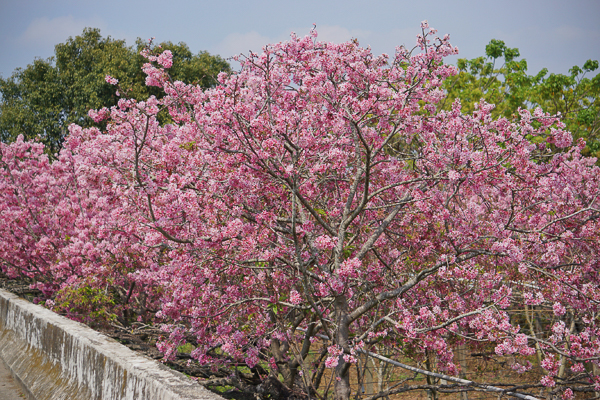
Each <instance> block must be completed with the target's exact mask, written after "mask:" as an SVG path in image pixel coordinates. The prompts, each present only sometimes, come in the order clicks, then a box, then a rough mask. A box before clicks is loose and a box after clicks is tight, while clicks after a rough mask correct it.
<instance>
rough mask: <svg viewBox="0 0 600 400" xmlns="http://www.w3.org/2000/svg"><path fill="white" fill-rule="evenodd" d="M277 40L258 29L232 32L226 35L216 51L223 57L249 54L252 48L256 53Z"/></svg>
mask: <svg viewBox="0 0 600 400" xmlns="http://www.w3.org/2000/svg"><path fill="white" fill-rule="evenodd" d="M274 41H275V40H274V39H272V38H269V37H268V36H263V35H261V34H260V33H258V32H256V31H251V32H247V33H238V32H235V33H231V34H229V35H227V36H226V37H225V39H223V40H222V41H221V42H220V43H219V44H218V45H217V46H216V47H215V53H216V54H220V55H221V56H222V57H226V58H227V57H231V56H234V55H237V54H240V53H241V54H248V52H249V51H250V50H252V51H253V52H255V53H258V52H260V51H261V49H262V48H263V46H264V45H266V44H269V43H273V42H274Z"/></svg>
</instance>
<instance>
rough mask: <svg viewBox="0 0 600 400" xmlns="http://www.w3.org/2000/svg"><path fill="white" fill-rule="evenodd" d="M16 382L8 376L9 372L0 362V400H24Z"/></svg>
mask: <svg viewBox="0 0 600 400" xmlns="http://www.w3.org/2000/svg"><path fill="white" fill-rule="evenodd" d="M24 398H25V396H24V395H23V393H22V392H21V390H20V388H19V386H18V385H17V382H15V379H14V378H13V377H12V375H11V374H10V371H9V370H8V368H6V366H5V365H4V363H3V362H2V361H1V360H0V400H17V399H24Z"/></svg>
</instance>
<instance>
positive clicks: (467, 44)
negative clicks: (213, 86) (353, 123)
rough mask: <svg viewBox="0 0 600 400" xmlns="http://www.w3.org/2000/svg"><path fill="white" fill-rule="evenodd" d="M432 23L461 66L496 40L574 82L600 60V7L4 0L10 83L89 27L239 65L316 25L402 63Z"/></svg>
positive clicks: (3, 50)
mask: <svg viewBox="0 0 600 400" xmlns="http://www.w3.org/2000/svg"><path fill="white" fill-rule="evenodd" d="M425 19H427V20H428V21H429V24H430V25H431V26H432V27H434V28H436V29H438V34H440V35H441V36H443V35H444V34H446V33H448V34H450V37H451V42H452V44H454V45H455V46H458V48H459V49H460V55H459V56H460V57H465V58H473V57H476V56H479V55H483V54H484V49H485V45H486V44H487V43H489V41H490V40H491V39H501V40H504V41H505V42H506V44H507V45H508V46H510V47H517V48H519V50H520V51H521V55H522V57H524V58H525V59H527V61H528V64H529V72H530V73H534V72H537V71H539V70H540V69H541V68H542V67H547V68H548V69H549V70H550V71H551V72H558V73H567V71H568V69H569V68H570V67H571V66H573V65H575V64H577V65H582V64H583V63H584V62H585V61H586V60H587V59H590V58H591V59H600V0H569V1H565V0H563V1H558V0H544V1H538V0H518V1H513V0H499V1H487V0H476V1H471V0H462V1H460V0H455V1H450V0H446V1H438V0H430V1H417V0H412V1H404V0H398V1H391V0H371V1H358V0H345V1H337V0H336V1H325V0H322V1H313V0H302V1H289V0H246V1H238V0H221V1H179V0H161V1H154V0H146V1H137V0H129V1H128V0H121V1H113V0H103V1H87V0H74V1H71V0H0V54H1V56H0V75H1V76H2V77H5V78H6V77H9V76H10V75H11V74H12V72H13V70H14V69H15V68H17V67H25V66H26V65H27V64H29V63H31V62H32V61H33V60H34V59H35V58H36V57H39V58H47V57H49V56H51V55H52V54H53V51H54V45H55V44H57V43H61V42H64V41H65V40H66V39H67V38H68V37H69V36H76V35H78V34H80V33H81V32H82V30H83V28H84V27H96V28H100V30H101V32H102V34H103V36H108V35H110V36H112V37H113V38H117V39H126V40H127V43H128V44H129V45H131V44H133V43H134V42H135V39H136V38H137V37H141V38H143V39H148V38H150V37H156V41H157V42H161V41H167V40H170V41H172V42H185V43H187V44H188V45H189V47H190V48H191V49H192V51H194V52H198V51H201V50H207V51H209V52H210V53H212V54H220V55H221V56H223V57H230V56H232V55H234V54H237V53H240V52H242V53H245V52H248V50H251V49H252V50H254V51H257V50H260V48H261V47H262V46H263V45H264V44H267V43H272V42H279V41H282V40H286V39H287V38H288V37H289V34H290V32H292V31H294V32H296V33H297V34H299V35H305V34H308V32H309V30H310V28H311V27H312V25H313V23H315V24H316V25H317V31H318V32H319V39H321V40H328V41H335V42H341V41H346V40H349V39H352V38H357V39H358V40H359V42H360V43H361V45H363V46H367V45H370V46H371V48H372V49H373V51H374V52H375V53H376V54H380V53H391V54H392V53H393V52H394V48H395V46H397V45H401V44H404V45H406V46H411V47H412V45H413V44H414V42H415V35H416V34H417V33H419V31H420V29H419V24H420V22H421V21H422V20H425ZM454 61H455V60H452V59H451V60H450V62H454Z"/></svg>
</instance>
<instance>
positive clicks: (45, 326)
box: [0, 290, 222, 400]
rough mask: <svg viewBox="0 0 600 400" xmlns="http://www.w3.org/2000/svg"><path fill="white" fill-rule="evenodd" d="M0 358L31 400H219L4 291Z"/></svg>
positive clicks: (0, 300) (0, 305)
mask: <svg viewBox="0 0 600 400" xmlns="http://www.w3.org/2000/svg"><path fill="white" fill-rule="evenodd" d="M0 359H1V360H0V362H2V361H3V362H4V363H5V364H6V366H7V367H8V368H9V369H10V371H11V373H12V375H13V376H14V377H15V379H16V380H17V382H18V383H19V384H20V385H21V386H22V387H23V389H24V391H26V392H27V395H28V396H29V399H32V400H58V399H65V400H66V399H74V400H88V399H89V400H96V399H98V400H99V399H103V400H104V399H105V400H117V399H119V400H120V399H128V400H142V399H149V400H163V399H164V400H192V399H206V400H209V399H210V400H222V398H221V397H219V396H218V395H216V394H213V393H211V392H209V391H208V390H206V389H204V388H203V387H201V386H200V385H198V384H197V383H195V382H194V381H192V380H191V379H189V378H187V377H186V376H184V375H183V374H180V373H178V372H175V371H172V370H171V369H169V368H168V367H166V366H164V365H162V364H160V363H159V362H157V361H155V360H152V359H150V358H147V357H145V356H143V355H140V354H137V353H135V352H134V351H132V350H129V349H128V348H127V347H125V346H123V345H121V344H119V343H117V342H116V341H114V340H112V339H110V338H108V337H106V336H104V335H102V334H100V333H98V332H96V331H94V330H93V329H90V328H89V327H87V326H85V325H83V324H80V323H78V322H75V321H71V320H69V319H67V318H64V317H61V316H60V315H57V314H55V313H53V312H52V311H50V310H47V309H45V308H43V307H40V306H37V305H35V304H31V303H30V302H28V301H26V300H24V299H21V298H19V297H18V296H16V295H14V294H12V293H9V292H6V291H4V290H0Z"/></svg>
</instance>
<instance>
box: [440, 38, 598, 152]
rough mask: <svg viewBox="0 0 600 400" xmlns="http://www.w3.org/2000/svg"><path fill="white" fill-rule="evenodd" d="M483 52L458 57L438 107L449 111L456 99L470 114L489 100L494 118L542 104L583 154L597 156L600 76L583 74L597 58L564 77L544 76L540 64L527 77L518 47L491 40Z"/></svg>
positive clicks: (595, 65) (590, 70) (511, 114)
mask: <svg viewBox="0 0 600 400" xmlns="http://www.w3.org/2000/svg"><path fill="white" fill-rule="evenodd" d="M485 54H486V56H485V57H477V58H474V59H472V60H467V59H459V60H458V63H457V67H458V69H459V73H458V75H457V76H455V77H454V78H452V79H448V80H447V81H446V82H445V89H446V90H447V93H448V96H447V98H446V100H445V101H444V102H443V103H442V104H441V105H440V108H441V109H450V107H451V105H452V103H453V102H454V100H455V99H459V100H460V101H461V104H462V109H463V110H464V111H466V112H472V111H473V109H474V105H475V103H478V102H479V100H480V99H484V100H485V101H486V102H488V103H493V104H495V105H496V109H495V110H494V111H493V116H494V117H500V116H505V117H511V116H513V115H518V109H519V107H521V108H526V109H529V110H533V109H535V108H537V107H541V108H542V109H543V110H544V111H546V112H549V113H551V114H558V113H560V114H561V115H562V116H563V121H564V122H565V124H566V125H567V129H568V130H569V131H571V132H572V133H573V135H574V137H575V138H576V139H577V138H584V139H585V140H586V141H587V147H586V148H585V150H584V151H583V153H584V154H585V155H588V156H594V157H598V158H599V159H600V75H596V76H594V77H593V78H588V77H586V74H588V73H590V72H593V71H595V70H597V69H598V61H594V60H588V61H586V62H585V63H584V64H583V66H582V67H578V66H574V67H573V68H571V69H570V70H569V75H563V74H548V70H547V69H545V68H544V69H542V70H541V71H539V72H538V73H537V74H535V75H529V74H528V73H527V62H526V60H524V59H521V60H519V59H518V58H519V57H520V53H519V50H518V49H516V48H509V47H507V46H506V44H505V43H504V42H503V41H501V40H497V39H493V40H492V41H491V42H490V43H489V44H488V45H487V46H486V47H485ZM502 59H503V60H504V62H503V63H501V62H500V61H501V60H502ZM498 64H501V65H500V66H498Z"/></svg>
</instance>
